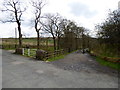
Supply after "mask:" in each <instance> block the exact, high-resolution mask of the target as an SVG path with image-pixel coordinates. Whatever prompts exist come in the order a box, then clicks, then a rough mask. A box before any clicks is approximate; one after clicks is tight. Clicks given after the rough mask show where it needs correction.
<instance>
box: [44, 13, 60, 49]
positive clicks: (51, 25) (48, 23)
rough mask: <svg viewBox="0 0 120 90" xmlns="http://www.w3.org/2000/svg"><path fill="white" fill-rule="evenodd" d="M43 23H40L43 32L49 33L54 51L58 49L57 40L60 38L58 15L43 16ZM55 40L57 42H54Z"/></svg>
mask: <svg viewBox="0 0 120 90" xmlns="http://www.w3.org/2000/svg"><path fill="white" fill-rule="evenodd" d="M45 19H46V20H45V22H43V23H42V25H43V28H44V31H45V32H47V33H50V34H51V35H52V38H53V41H54V50H56V49H59V46H58V47H57V45H59V39H60V36H61V29H60V15H59V14H55V15H54V14H49V13H48V14H46V15H45ZM56 38H57V39H58V42H56Z"/></svg>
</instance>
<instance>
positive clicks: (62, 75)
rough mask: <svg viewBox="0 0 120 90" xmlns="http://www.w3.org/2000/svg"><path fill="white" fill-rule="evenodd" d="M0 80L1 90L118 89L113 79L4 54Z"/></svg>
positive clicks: (115, 78) (109, 76) (115, 80)
mask: <svg viewBox="0 0 120 90" xmlns="http://www.w3.org/2000/svg"><path fill="white" fill-rule="evenodd" d="M2 80H3V81H2V88H118V77H116V76H111V75H108V74H104V73H88V72H84V71H81V72H74V71H69V70H64V69H60V68H56V66H54V65H52V64H48V63H46V62H42V61H36V60H34V59H31V58H27V57H24V56H19V55H15V54H12V53H11V52H9V51H4V50H3V52H2Z"/></svg>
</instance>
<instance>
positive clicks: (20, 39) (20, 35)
mask: <svg viewBox="0 0 120 90" xmlns="http://www.w3.org/2000/svg"><path fill="white" fill-rule="evenodd" d="M18 32H19V48H22V34H21V27H20V24H19V23H18Z"/></svg>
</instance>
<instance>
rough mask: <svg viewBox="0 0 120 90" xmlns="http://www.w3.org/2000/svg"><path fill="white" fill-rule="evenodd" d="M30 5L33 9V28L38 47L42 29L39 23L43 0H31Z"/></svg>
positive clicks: (38, 46)
mask: <svg viewBox="0 0 120 90" xmlns="http://www.w3.org/2000/svg"><path fill="white" fill-rule="evenodd" d="M31 4H32V6H33V7H34V9H35V13H34V15H35V16H34V17H35V18H34V28H35V30H36V32H37V49H39V48H40V30H41V29H42V25H41V14H42V8H43V6H44V5H45V4H44V3H43V1H42V0H41V1H31Z"/></svg>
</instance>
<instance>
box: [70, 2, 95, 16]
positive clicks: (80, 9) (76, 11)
mask: <svg viewBox="0 0 120 90" xmlns="http://www.w3.org/2000/svg"><path fill="white" fill-rule="evenodd" d="M69 7H70V9H71V11H70V12H71V13H72V14H73V15H75V16H84V17H85V18H91V17H93V16H94V15H96V14H97V12H96V11H90V9H89V7H88V6H87V5H85V4H83V3H80V2H74V3H70V4H69Z"/></svg>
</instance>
